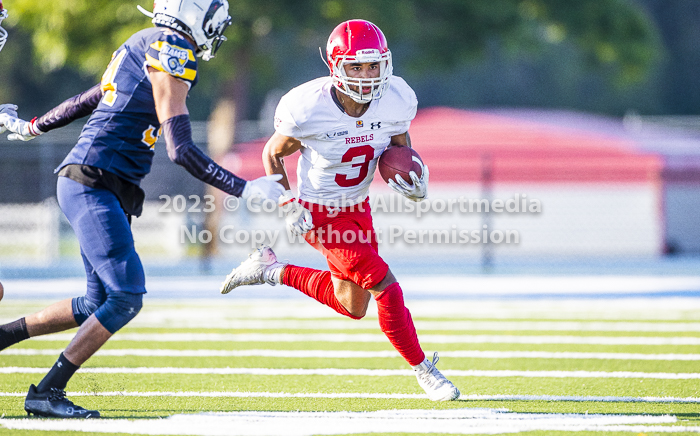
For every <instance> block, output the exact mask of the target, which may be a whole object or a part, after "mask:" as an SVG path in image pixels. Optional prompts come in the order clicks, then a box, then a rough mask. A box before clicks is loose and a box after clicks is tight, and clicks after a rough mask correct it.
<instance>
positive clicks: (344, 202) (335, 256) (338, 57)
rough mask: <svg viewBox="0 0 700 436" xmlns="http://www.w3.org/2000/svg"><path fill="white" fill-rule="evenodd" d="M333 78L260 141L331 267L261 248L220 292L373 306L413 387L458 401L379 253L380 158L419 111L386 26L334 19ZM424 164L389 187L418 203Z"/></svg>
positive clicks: (338, 306) (300, 225)
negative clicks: (292, 158) (373, 203)
mask: <svg viewBox="0 0 700 436" xmlns="http://www.w3.org/2000/svg"><path fill="white" fill-rule="evenodd" d="M326 56H327V61H328V67H329V68H330V73H331V74H330V76H328V77H322V78H318V79H316V80H312V81H310V82H308V83H305V84H303V85H301V86H298V87H296V88H294V89H292V90H291V91H290V92H289V93H287V94H286V95H285V96H284V97H283V98H282V100H281V101H280V103H279V105H278V107H277V111H276V113H275V134H274V135H273V136H272V138H270V140H269V141H268V142H267V144H266V145H265V149H264V151H263V164H264V166H265V170H266V172H267V174H268V175H270V174H281V175H282V176H283V177H282V180H280V183H282V184H283V185H284V186H285V187H286V189H287V191H286V192H285V194H284V195H283V196H282V197H281V198H280V205H281V207H283V210H285V212H286V218H285V220H286V222H287V227H288V229H289V230H290V231H291V232H292V233H295V234H305V235H304V237H305V239H306V241H307V242H308V243H309V244H311V245H312V246H313V247H314V248H316V249H317V250H319V251H320V252H321V253H323V254H324V256H325V257H326V259H327V261H328V266H329V268H330V271H320V270H315V269H311V268H303V267H299V266H294V265H288V264H283V263H280V262H278V261H277V258H276V256H275V254H274V253H273V251H272V249H271V248H270V247H261V248H259V249H258V250H257V251H255V252H254V253H253V254H251V255H250V257H249V259H248V260H246V261H244V262H243V263H242V264H241V265H240V266H239V267H238V268H235V269H234V270H233V271H232V272H231V274H229V276H228V277H227V278H226V281H225V282H224V283H223V285H222V289H221V292H222V293H228V292H230V291H231V290H232V289H234V288H236V287H238V286H241V285H253V284H262V283H269V284H272V285H276V284H284V285H287V286H291V287H294V288H295V289H298V290H299V291H301V292H303V293H305V294H306V295H308V296H310V297H312V298H314V299H316V300H317V301H319V302H321V303H323V304H325V305H327V306H329V307H331V308H332V309H334V310H335V311H336V312H338V313H340V314H342V315H345V316H348V317H350V318H353V319H360V318H362V317H363V316H364V315H365V313H366V311H367V306H368V304H369V301H370V299H371V298H372V297H374V299H375V301H376V302H377V308H378V314H379V325H380V327H381V329H382V331H383V332H384V333H385V334H386V336H387V338H388V339H389V341H390V342H391V344H392V345H393V346H394V348H396V350H397V351H398V352H399V353H400V354H401V355H402V356H403V357H404V358H405V359H406V361H407V362H408V363H409V364H410V365H411V366H412V367H413V369H414V370H415V373H416V377H417V378H418V383H419V384H420V386H421V387H422V388H423V389H424V390H425V391H426V393H427V394H428V397H429V398H430V399H431V400H434V401H449V400H454V399H456V398H457V397H459V390H458V389H457V388H456V387H455V386H454V385H453V384H452V383H451V382H450V381H449V380H447V379H446V378H445V377H444V376H443V375H442V374H441V373H440V371H438V370H437V368H436V367H435V364H436V363H437V353H435V355H434V356H433V360H432V361H430V360H428V359H426V357H425V353H424V352H423V350H422V349H421V347H420V344H419V343H418V338H417V335H416V330H415V327H414V325H413V320H412V319H411V314H410V313H409V311H408V309H407V308H406V307H405V305H404V301H403V292H402V291H401V287H400V286H399V283H398V282H397V280H396V277H394V275H393V274H392V273H391V271H390V270H389V266H388V265H387V264H386V262H384V260H383V259H382V258H381V257H380V256H379V254H378V246H377V241H376V235H375V232H374V228H373V226H372V216H371V211H370V205H369V202H368V189H369V185H370V183H371V182H372V178H373V176H374V170H375V168H376V165H377V159H378V158H379V156H380V155H381V154H382V152H383V151H384V149H385V148H386V147H387V146H389V145H395V146H409V147H410V141H409V136H408V127H409V125H410V124H411V120H413V118H414V116H415V114H416V107H417V103H418V102H417V100H416V95H415V93H414V92H413V90H412V89H411V88H410V87H409V86H408V85H407V84H406V82H405V81H404V80H403V79H401V78H400V77H396V76H393V75H392V62H391V52H390V51H389V48H388V47H387V44H386V39H385V38H384V35H383V33H382V31H381V30H380V29H379V28H378V27H377V26H375V25H374V24H372V23H370V22H368V21H365V20H350V21H346V22H344V23H341V24H340V25H338V26H337V27H336V28H335V29H334V30H333V32H332V33H331V35H330V38H329V39H328V44H327V47H326ZM297 151H300V152H301V157H300V159H299V164H298V169H297V173H298V180H299V196H298V198H295V197H294V195H293V194H292V192H291V190H290V187H289V181H288V179H287V173H286V170H285V167H284V160H283V158H284V157H285V156H289V155H291V154H293V153H295V152H297ZM428 177H429V174H428V168H427V166H424V167H423V171H422V175H421V177H417V176H416V175H415V173H413V174H411V179H412V180H410V181H405V180H403V179H401V180H399V181H398V183H391V184H390V186H391V187H392V188H393V189H394V190H396V191H397V192H399V193H400V194H402V195H404V196H406V197H408V198H410V199H412V200H414V201H420V200H422V199H424V198H425V197H426V195H427V185H428Z"/></svg>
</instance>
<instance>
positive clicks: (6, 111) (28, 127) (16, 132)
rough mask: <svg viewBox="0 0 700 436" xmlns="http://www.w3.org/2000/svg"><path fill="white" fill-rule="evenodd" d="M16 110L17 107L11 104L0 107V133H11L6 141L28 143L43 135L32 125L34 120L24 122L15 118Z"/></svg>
mask: <svg viewBox="0 0 700 436" xmlns="http://www.w3.org/2000/svg"><path fill="white" fill-rule="evenodd" d="M16 109H17V106H15V105H12V104H4V105H0V133H2V132H4V131H5V130H9V131H10V132H12V133H11V134H9V135H7V139H8V140H10V141H29V140H30V139H34V138H36V137H37V136H39V135H41V134H42V133H44V132H42V131H41V130H39V129H38V128H37V127H36V126H35V125H34V121H35V120H32V121H24V120H23V119H21V118H17V111H16Z"/></svg>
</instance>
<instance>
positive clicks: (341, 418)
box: [0, 408, 700, 436]
mask: <svg viewBox="0 0 700 436" xmlns="http://www.w3.org/2000/svg"><path fill="white" fill-rule="evenodd" d="M676 422H677V419H676V417H674V416H668V415H662V416H650V415H612V414H611V415H605V414H559V413H552V414H549V413H515V412H509V411H507V410H504V409H480V408H478V409H471V408H464V409H453V410H420V409H418V410H379V411H375V412H225V413H221V412H220V413H204V414H182V415H174V416H171V417H169V418H166V419H140V420H126V419H100V420H39V419H0V426H3V427H5V428H9V429H15V430H45V431H52V430H53V431H56V430H64V431H86V432H115V431H116V432H128V433H139V434H168V435H207V436H219V435H234V436H235V435H261V434H284V435H289V436H307V435H315V434H319V435H330V434H350V433H452V434H474V433H480V434H498V433H510V432H518V431H532V430H543V431H547V430H549V431H556V430H558V431H581V430H592V431H611V430H610V429H611V428H613V427H614V428H616V430H615V431H626V430H625V429H630V428H634V429H635V431H639V432H656V431H659V432H679V431H680V429H683V430H684V431H686V432H688V431H700V427H680V426H675V427H669V426H661V425H659V424H662V425H663V424H674V423H676Z"/></svg>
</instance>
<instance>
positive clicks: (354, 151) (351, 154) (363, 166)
mask: <svg viewBox="0 0 700 436" xmlns="http://www.w3.org/2000/svg"><path fill="white" fill-rule="evenodd" d="M359 156H363V157H364V160H363V161H362V162H358V163H354V164H352V167H353V168H355V167H360V173H359V174H358V175H357V177H353V178H351V179H349V178H348V176H347V174H336V175H335V183H337V184H338V186H342V187H343V188H349V187H350V186H357V185H359V184H360V183H362V181H363V180H365V177H367V174H368V173H369V163H370V162H372V159H374V148H372V146H371V145H360V146H359V147H352V148H350V149H348V151H346V152H345V154H344V155H343V158H342V159H341V160H340V161H341V162H352V160H353V159H355V158H356V157H359Z"/></svg>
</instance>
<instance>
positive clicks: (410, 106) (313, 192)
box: [275, 76, 418, 206]
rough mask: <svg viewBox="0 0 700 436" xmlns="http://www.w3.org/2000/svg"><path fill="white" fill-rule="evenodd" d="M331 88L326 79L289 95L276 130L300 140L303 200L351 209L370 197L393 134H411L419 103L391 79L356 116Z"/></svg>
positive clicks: (400, 82) (399, 81)
mask: <svg viewBox="0 0 700 436" xmlns="http://www.w3.org/2000/svg"><path fill="white" fill-rule="evenodd" d="M332 87H333V84H332V81H331V78H330V77H321V78H318V79H316V80H312V81H310V82H307V83H304V84H303V85H300V86H298V87H296V88H294V89H292V90H291V91H289V92H288V93H287V94H286V95H285V96H284V97H282V99H281V100H280V103H279V105H278V106H277V111H276V112H275V130H276V131H277V133H279V134H281V135H284V136H290V137H293V138H296V139H298V140H299V141H301V144H302V148H301V157H300V158H299V164H298V166H297V180H298V185H299V186H298V187H299V198H300V199H302V200H304V201H308V202H311V203H317V204H323V205H326V206H350V205H353V204H357V203H360V202H362V201H364V200H365V199H366V198H367V195H368V190H369V185H370V183H372V179H373V178H374V170H375V169H376V167H377V159H378V158H379V156H380V155H381V154H382V152H383V151H384V149H385V148H386V147H387V146H388V145H389V142H390V140H391V137H392V136H394V135H400V134H402V133H406V132H407V131H408V127H409V126H410V125H411V120H413V118H414V117H415V116H416V108H417V106H418V100H417V99H416V94H415V92H413V89H411V87H410V86H408V84H407V83H406V82H405V81H404V80H403V79H402V78H400V77H397V76H392V78H391V81H390V82H389V89H387V91H386V92H385V94H384V95H383V96H382V98H380V99H379V100H373V101H372V102H370V103H369V105H370V106H369V109H367V112H365V114H364V115H362V116H361V117H359V118H355V117H351V116H349V115H347V114H346V113H345V112H344V111H342V110H341V109H340V108H339V107H338V105H337V104H336V103H335V101H334V100H333V97H331V91H332Z"/></svg>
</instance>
